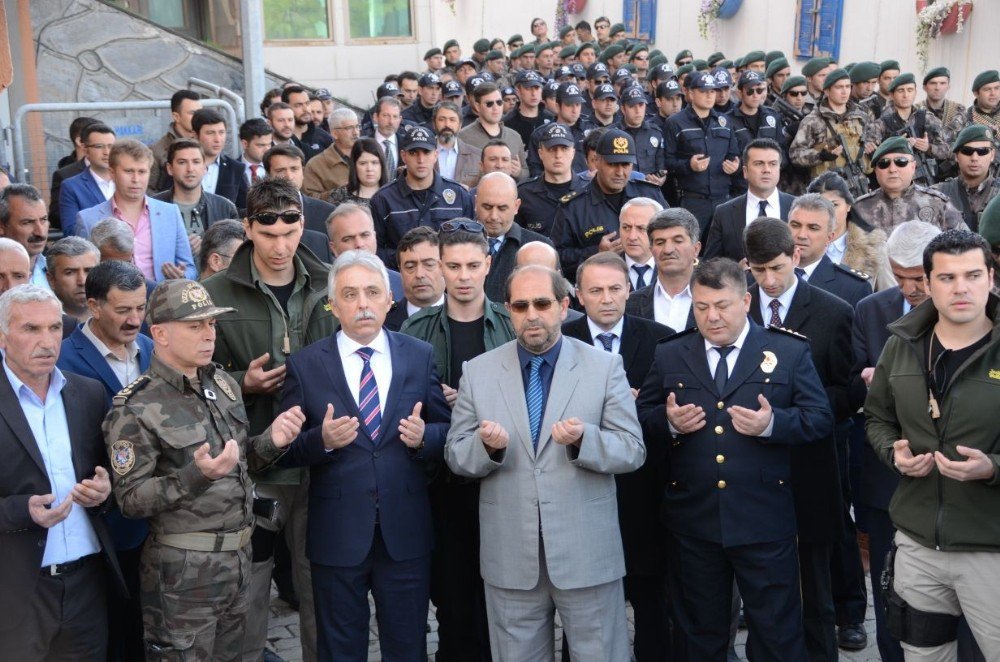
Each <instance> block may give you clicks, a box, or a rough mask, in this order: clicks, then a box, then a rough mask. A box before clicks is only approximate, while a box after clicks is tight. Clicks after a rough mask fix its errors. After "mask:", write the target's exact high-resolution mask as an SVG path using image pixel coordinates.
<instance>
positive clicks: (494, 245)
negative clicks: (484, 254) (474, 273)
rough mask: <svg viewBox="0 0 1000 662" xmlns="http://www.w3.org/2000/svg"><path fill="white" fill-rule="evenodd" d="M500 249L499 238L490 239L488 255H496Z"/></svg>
mask: <svg viewBox="0 0 1000 662" xmlns="http://www.w3.org/2000/svg"><path fill="white" fill-rule="evenodd" d="M499 251H500V240H499V239H490V257H496V254H497V253H498V252H499Z"/></svg>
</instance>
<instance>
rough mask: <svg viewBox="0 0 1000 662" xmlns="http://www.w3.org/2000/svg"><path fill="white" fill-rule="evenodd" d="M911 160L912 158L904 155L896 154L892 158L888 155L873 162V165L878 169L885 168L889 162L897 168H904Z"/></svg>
mask: <svg viewBox="0 0 1000 662" xmlns="http://www.w3.org/2000/svg"><path fill="white" fill-rule="evenodd" d="M912 162H913V159H908V158H906V157H905V156H896V157H894V158H891V159H890V158H889V157H888V156H887V157H885V158H884V159H879V160H878V162H877V163H876V164H875V167H876V168H878V169H879V170H885V169H886V168H888V167H889V166H890V165H891V164H893V163H895V164H896V167H897V168H905V167H906V166H908V165H910V164H911V163H912Z"/></svg>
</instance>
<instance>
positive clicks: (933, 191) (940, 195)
mask: <svg viewBox="0 0 1000 662" xmlns="http://www.w3.org/2000/svg"><path fill="white" fill-rule="evenodd" d="M913 188H914V189H915V190H917V191H919V192H921V193H926V194H927V195H929V196H931V197H934V198H939V199H941V200H948V199H949V198H948V195H947V194H946V193H943V192H941V191H939V190H937V189H936V188H930V187H929V186H922V185H920V184H914V186H913Z"/></svg>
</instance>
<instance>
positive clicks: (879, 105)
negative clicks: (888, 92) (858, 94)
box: [858, 90, 889, 119]
mask: <svg viewBox="0 0 1000 662" xmlns="http://www.w3.org/2000/svg"><path fill="white" fill-rule="evenodd" d="M858 105H859V106H860V107H861V111H862V112H863V113H865V114H866V115H867V116H868V117H870V118H871V119H875V118H877V117H881V116H882V111H884V110H885V109H886V106H888V105H889V102H888V100H886V98H885V97H883V96H882V95H881V94H879V93H878V91H877V90H876V92H875V93H874V94H872V95H871V96H869V97H867V98H865V99H862V100H861V101H860V102H859V103H858Z"/></svg>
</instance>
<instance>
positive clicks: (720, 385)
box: [715, 345, 736, 395]
mask: <svg viewBox="0 0 1000 662" xmlns="http://www.w3.org/2000/svg"><path fill="white" fill-rule="evenodd" d="M734 349H736V348H735V347H733V346H732V345H726V346H725V347H716V348H715V351H717V352H718V353H719V364H718V365H717V366H715V388H716V389H717V390H718V391H719V395H722V391H723V390H724V389H725V388H726V382H727V381H729V363H728V362H727V361H726V357H727V356H729V353H730V352H731V351H733V350H734Z"/></svg>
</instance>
